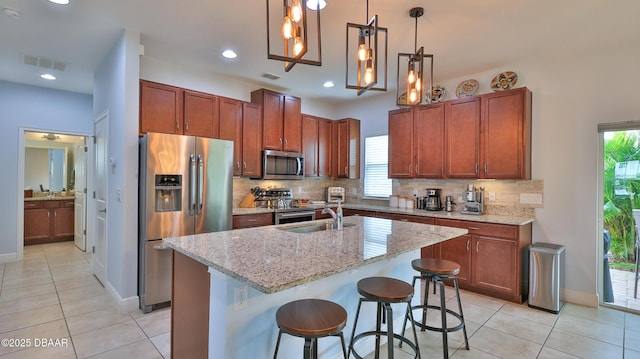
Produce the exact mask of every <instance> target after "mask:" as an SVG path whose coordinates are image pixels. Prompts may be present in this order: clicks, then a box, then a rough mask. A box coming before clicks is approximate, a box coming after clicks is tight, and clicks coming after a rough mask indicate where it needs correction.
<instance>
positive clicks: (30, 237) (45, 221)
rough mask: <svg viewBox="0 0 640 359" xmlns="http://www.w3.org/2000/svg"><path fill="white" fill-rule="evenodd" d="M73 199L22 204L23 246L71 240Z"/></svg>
mask: <svg viewBox="0 0 640 359" xmlns="http://www.w3.org/2000/svg"><path fill="white" fill-rule="evenodd" d="M73 211H74V203H73V199H69V200H60V201H58V200H42V201H25V202H24V244H25V245H30V244H42V243H50V242H60V241H67V240H73V234H74V233H73V229H74V228H73V219H74V216H73Z"/></svg>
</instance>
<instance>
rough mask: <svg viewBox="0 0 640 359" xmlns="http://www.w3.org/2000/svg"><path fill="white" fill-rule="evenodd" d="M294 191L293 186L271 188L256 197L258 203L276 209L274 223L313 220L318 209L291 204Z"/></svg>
mask: <svg viewBox="0 0 640 359" xmlns="http://www.w3.org/2000/svg"><path fill="white" fill-rule="evenodd" d="M292 200H293V191H291V188H271V189H268V190H262V191H260V192H259V194H258V198H256V205H258V206H261V207H267V208H272V209H274V212H273V223H275V224H285V223H295V222H305V221H313V220H315V219H316V211H315V210H314V209H313V208H295V207H292V206H291V203H292Z"/></svg>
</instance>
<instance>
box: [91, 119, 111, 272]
mask: <svg viewBox="0 0 640 359" xmlns="http://www.w3.org/2000/svg"><path fill="white" fill-rule="evenodd" d="M93 135H94V153H95V161H94V168H93V183H94V186H95V187H94V198H95V206H94V210H95V213H94V215H95V221H94V223H95V226H94V228H95V232H94V238H93V248H92V249H93V255H92V257H91V269H92V271H93V274H94V275H95V276H96V277H97V278H98V280H100V281H101V282H102V283H103V284H104V283H105V277H106V260H107V238H108V237H107V188H108V187H107V185H108V181H107V176H108V173H109V172H108V169H107V166H108V163H107V157H108V153H109V152H108V150H109V149H108V140H109V113H108V112H104V113H103V114H102V115H100V116H99V117H98V118H97V119H96V121H95V122H94V124H93Z"/></svg>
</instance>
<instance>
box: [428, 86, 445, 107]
mask: <svg viewBox="0 0 640 359" xmlns="http://www.w3.org/2000/svg"><path fill="white" fill-rule="evenodd" d="M446 94H447V91H446V90H445V89H444V87H442V86H440V85H435V86H433V89H432V90H429V93H428V97H429V101H430V103H438V102H440V101H442V100H443V99H444V95H446Z"/></svg>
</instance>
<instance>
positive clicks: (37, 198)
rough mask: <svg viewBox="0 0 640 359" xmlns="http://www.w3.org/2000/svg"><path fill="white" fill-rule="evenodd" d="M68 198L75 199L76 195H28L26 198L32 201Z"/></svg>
mask: <svg viewBox="0 0 640 359" xmlns="http://www.w3.org/2000/svg"><path fill="white" fill-rule="evenodd" d="M67 199H70V200H72V199H75V196H69V195H67V196H51V197H47V196H42V197H40V196H39V197H26V198H25V199H24V200H25V201H27V202H30V201H64V200H67Z"/></svg>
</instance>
